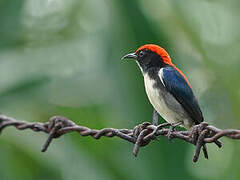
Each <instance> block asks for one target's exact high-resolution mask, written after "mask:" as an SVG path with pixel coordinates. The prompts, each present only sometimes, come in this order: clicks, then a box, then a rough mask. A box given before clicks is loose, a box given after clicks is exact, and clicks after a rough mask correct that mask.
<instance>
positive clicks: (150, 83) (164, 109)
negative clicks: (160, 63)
mask: <svg viewBox="0 0 240 180" xmlns="http://www.w3.org/2000/svg"><path fill="white" fill-rule="evenodd" d="M143 76H144V84H145V90H146V93H147V96H148V99H149V100H150V102H151V104H152V105H153V107H154V108H155V110H156V111H157V112H158V113H159V115H160V116H162V118H163V119H165V120H166V121H167V122H169V123H176V122H179V121H185V118H183V117H180V114H179V113H177V112H176V111H174V110H172V109H171V108H169V106H167V103H166V101H171V102H173V103H175V104H176V106H177V107H179V108H181V107H180V106H181V105H180V104H179V103H178V102H177V101H176V99H175V98H174V97H173V96H172V95H170V94H169V93H167V92H163V90H161V88H157V87H156V80H154V79H151V78H150V77H149V75H148V74H144V75H143ZM163 86H164V85H163ZM163 88H164V87H163ZM161 91H162V92H161ZM186 123H188V122H186ZM184 124H185V123H184Z"/></svg>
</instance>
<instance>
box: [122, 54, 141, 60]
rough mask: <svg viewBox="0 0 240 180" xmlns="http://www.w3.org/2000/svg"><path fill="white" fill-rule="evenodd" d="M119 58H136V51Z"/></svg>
mask: <svg viewBox="0 0 240 180" xmlns="http://www.w3.org/2000/svg"><path fill="white" fill-rule="evenodd" d="M121 59H122V60H124V59H137V55H136V53H130V54H127V55H125V56H123V57H122V58H121Z"/></svg>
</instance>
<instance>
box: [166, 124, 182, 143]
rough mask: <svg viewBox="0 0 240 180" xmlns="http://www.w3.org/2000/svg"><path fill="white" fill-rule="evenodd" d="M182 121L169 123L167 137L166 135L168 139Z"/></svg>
mask: <svg viewBox="0 0 240 180" xmlns="http://www.w3.org/2000/svg"><path fill="white" fill-rule="evenodd" d="M182 123H183V122H182V121H179V122H177V123H172V124H170V127H169V130H168V134H167V137H168V140H169V141H172V138H173V136H172V134H173V132H174V131H176V127H177V126H179V125H181V124H182Z"/></svg>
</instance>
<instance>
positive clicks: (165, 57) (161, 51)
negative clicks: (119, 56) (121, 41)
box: [136, 44, 173, 65]
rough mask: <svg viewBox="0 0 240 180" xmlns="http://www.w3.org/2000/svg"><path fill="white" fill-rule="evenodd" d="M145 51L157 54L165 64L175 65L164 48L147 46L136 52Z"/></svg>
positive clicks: (152, 45)
mask: <svg viewBox="0 0 240 180" xmlns="http://www.w3.org/2000/svg"><path fill="white" fill-rule="evenodd" d="M143 49H147V50H150V51H152V52H155V53H157V54H158V55H159V56H160V57H161V58H162V60H163V62H164V63H165V64H169V65H173V64H172V60H171V58H170V56H169V54H168V53H167V51H166V50H165V49H163V48H162V47H160V46H158V45H155V44H146V45H143V46H141V47H140V48H138V49H137V51H136V52H138V51H141V50H143Z"/></svg>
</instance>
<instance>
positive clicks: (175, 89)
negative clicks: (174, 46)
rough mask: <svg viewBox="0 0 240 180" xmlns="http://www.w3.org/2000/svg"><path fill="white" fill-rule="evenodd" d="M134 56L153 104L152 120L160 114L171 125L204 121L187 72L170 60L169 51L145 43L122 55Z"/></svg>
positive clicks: (186, 126)
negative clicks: (134, 50)
mask: <svg viewBox="0 0 240 180" xmlns="http://www.w3.org/2000/svg"><path fill="white" fill-rule="evenodd" d="M125 59H133V60H135V61H136V63H137V65H138V66H139V68H140V70H141V72H142V74H143V78H144V85H145V91H146V94H147V97H148V99H149V101H150V103H151V104H152V106H153V109H154V110H153V124H154V125H158V116H159V115H160V116H161V117H162V118H163V119H164V120H165V121H167V123H169V124H170V125H171V127H172V128H175V127H176V126H181V127H184V128H185V129H192V127H193V126H194V125H197V124H200V123H201V122H203V120H204V118H203V114H202V111H201V109H200V106H199V103H198V101H197V99H196V97H195V95H194V93H193V90H192V88H191V85H190V82H189V81H188V79H187V78H186V76H185V75H184V73H183V72H182V71H181V70H180V69H178V68H177V67H176V66H175V65H174V64H173V63H172V60H171V57H170V56H169V54H168V53H167V51H166V50H165V49H164V48H162V47H160V46H158V45H155V44H146V45H143V46H141V47H139V48H138V49H137V50H136V52H133V53H129V54H127V55H125V56H123V57H122V60H125Z"/></svg>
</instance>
